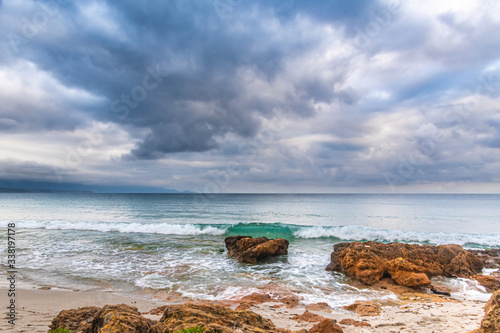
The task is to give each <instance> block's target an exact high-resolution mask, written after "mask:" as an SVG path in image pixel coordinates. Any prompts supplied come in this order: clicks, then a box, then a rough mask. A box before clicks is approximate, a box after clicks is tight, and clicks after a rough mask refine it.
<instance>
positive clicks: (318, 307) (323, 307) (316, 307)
mask: <svg viewBox="0 0 500 333" xmlns="http://www.w3.org/2000/svg"><path fill="white" fill-rule="evenodd" d="M306 310H309V311H324V312H332V308H331V307H330V305H328V304H327V303H325V302H319V303H312V304H307V305H306Z"/></svg>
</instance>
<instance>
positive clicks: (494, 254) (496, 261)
mask: <svg viewBox="0 0 500 333" xmlns="http://www.w3.org/2000/svg"><path fill="white" fill-rule="evenodd" d="M469 252H471V253H473V254H475V255H477V256H478V257H479V258H480V259H481V260H482V261H483V265H484V267H485V268H500V249H488V250H469Z"/></svg>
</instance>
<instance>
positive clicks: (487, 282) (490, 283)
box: [473, 274, 500, 292]
mask: <svg viewBox="0 0 500 333" xmlns="http://www.w3.org/2000/svg"><path fill="white" fill-rule="evenodd" d="M473 278H474V280H476V281H477V282H479V284H480V285H482V286H483V287H485V288H486V290H487V291H488V292H494V291H496V290H498V289H500V281H499V280H498V279H496V278H495V277H494V276H491V275H482V274H478V275H474V276H473Z"/></svg>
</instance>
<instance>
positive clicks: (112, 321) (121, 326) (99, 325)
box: [90, 304, 155, 333]
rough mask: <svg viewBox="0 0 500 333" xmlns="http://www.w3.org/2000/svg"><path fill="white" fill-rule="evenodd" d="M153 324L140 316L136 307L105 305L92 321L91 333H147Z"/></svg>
mask: <svg viewBox="0 0 500 333" xmlns="http://www.w3.org/2000/svg"><path fill="white" fill-rule="evenodd" d="M153 324H155V322H154V321H153V320H150V319H146V318H144V317H142V316H141V314H140V313H139V311H138V310H137V308H136V307H134V306H130V305H126V304H118V305H105V306H103V307H102V308H101V309H100V310H99V312H97V313H96V314H95V316H94V319H93V320H92V324H91V325H92V328H91V331H90V332H92V333H119V332H121V333H148V331H149V328H150V327H151V326H152V325H153Z"/></svg>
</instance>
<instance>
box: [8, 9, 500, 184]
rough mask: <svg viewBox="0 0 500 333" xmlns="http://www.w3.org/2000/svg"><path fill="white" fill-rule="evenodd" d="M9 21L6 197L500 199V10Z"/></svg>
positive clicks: (115, 12) (104, 13)
mask: <svg viewBox="0 0 500 333" xmlns="http://www.w3.org/2000/svg"><path fill="white" fill-rule="evenodd" d="M0 26H1V28H2V29H1V30H2V32H3V37H4V38H2V39H1V40H0V44H1V51H0V99H1V101H2V103H1V106H0V142H1V144H0V187H2V186H7V187H8V186H14V185H15V186H18V187H21V188H22V187H26V186H28V185H29V184H31V185H29V186H28V187H30V186H31V187H33V186H36V184H38V185H39V186H42V185H43V186H45V187H54V186H55V187H54V188H58V189H64V188H67V189H75V188H94V189H95V188H101V189H108V191H120V189H122V190H124V189H127V190H126V191H141V192H144V191H145V192H147V191H148V190H151V191H153V190H154V191H161V190H162V189H176V190H179V191H184V190H187V191H196V192H202V193H231V192H261V193H276V192H286V193H288V192H295V193H297V192H301V193H305V192H315V193H325V192H363V193H366V192H389V193H391V192H416V193H422V192H425V193H442V192H446V193H450V192H453V193H469V192H474V193H500V133H499V129H500V108H499V105H500V104H499V102H500V35H499V34H498V31H500V3H498V2H494V1H486V0H484V1H472V0H468V1H460V2H456V1H454V2H452V1H440V2H435V1H432V2H431V1H427V0H424V1H416V0H410V1H397V0H396V1H392V0H388V1H385V0H379V1H376V0H360V1H356V2H346V1H313V2H311V1H299V0H295V1H287V2H269V1H258V0H256V1H250V0H213V1H169V2H164V1H149V2H147V3H142V2H134V1H120V2H112V1H105V0H95V1H92V0H84V1H79V2H77V3H72V2H69V1H63V0H40V1H30V0H20V1H8V0H3V1H0ZM16 184H17V185H16ZM27 184H28V185H27ZM33 184H35V185H33ZM51 184H52V185H51ZM75 184H76V185H75ZM82 186H83V187H82ZM113 189H114V190H113Z"/></svg>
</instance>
